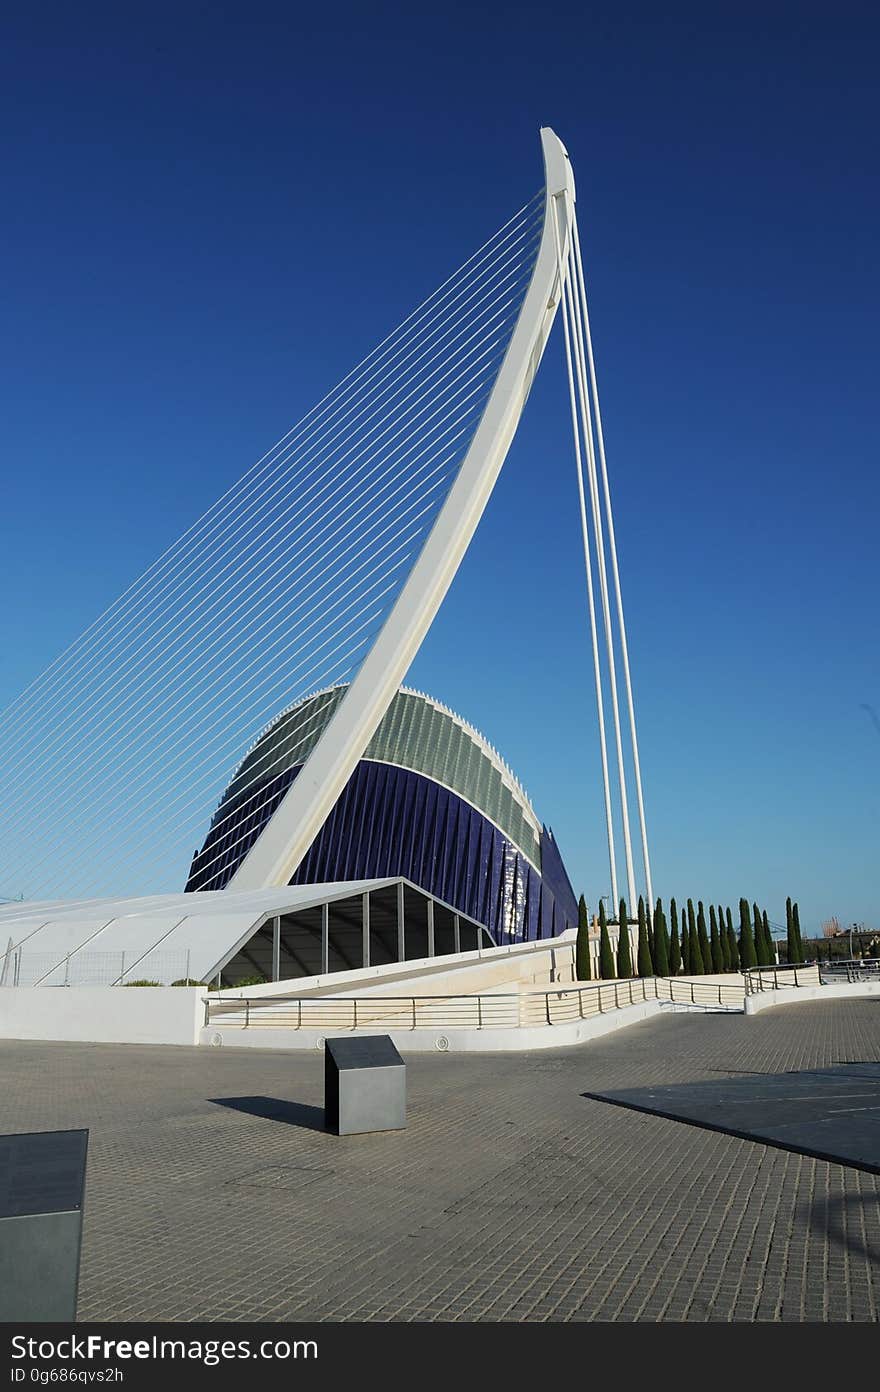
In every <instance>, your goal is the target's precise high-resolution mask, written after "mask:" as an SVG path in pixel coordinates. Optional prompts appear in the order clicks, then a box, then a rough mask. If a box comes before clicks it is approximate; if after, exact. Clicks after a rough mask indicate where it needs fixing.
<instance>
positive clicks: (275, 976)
mask: <svg viewBox="0 0 880 1392" xmlns="http://www.w3.org/2000/svg"><path fill="white" fill-rule="evenodd" d="M272 980H273V981H280V980H281V915H280V914H276V915H275V917H274V918H273V919H272Z"/></svg>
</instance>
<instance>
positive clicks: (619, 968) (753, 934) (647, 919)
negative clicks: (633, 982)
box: [575, 895, 804, 981]
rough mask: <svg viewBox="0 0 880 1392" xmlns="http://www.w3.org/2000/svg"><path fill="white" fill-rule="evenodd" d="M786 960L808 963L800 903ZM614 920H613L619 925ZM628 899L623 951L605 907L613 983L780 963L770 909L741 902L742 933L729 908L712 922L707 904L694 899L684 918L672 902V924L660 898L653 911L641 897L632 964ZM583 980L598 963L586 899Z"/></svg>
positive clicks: (605, 966)
mask: <svg viewBox="0 0 880 1392" xmlns="http://www.w3.org/2000/svg"><path fill="white" fill-rule="evenodd" d="M785 913H786V928H787V933H786V960H787V961H788V962H789V963H791V964H792V965H795V964H797V963H800V962H803V960H804V946H803V941H802V939H801V926H800V916H799V913H798V906H797V904H793V903H792V901H791V899H790V898H789V899H787V900H786V903H785ZM613 921H614V920H612V922H613ZM630 922H632V920H631V919H630V918H629V915H628V913H627V907H626V900H625V899H621V901H620V906H619V910H618V917H617V923H618V925H619V927H620V932H619V933H618V941H617V951H616V952H615V951H614V949H613V947H612V945H611V936H610V934H609V932H608V921H607V918H606V915H605V903H604V900H603V901H600V904H599V978H600V980H605V981H607V980H610V979H612V978H615V977H626V976H678V974H679V973H681V974H683V975H684V976H704V975H710V974H716V973H720V972H737V971H743V970H745V969H747V968H749V967H769V966H771V965H772V964H773V963H774V962H775V961H776V953H775V951H774V947H773V938H772V936H771V933H770V924H769V921H768V918H767V911H766V909H764V910H760V909H759V908H758V905H757V904H755V903H753V904H752V906H751V908H749V902H748V900H747V899H740V901H739V931H738V932H736V931H735V930H734V926H733V915H732V914H731V912H730V909H729V908H726V909H724V908H722V906H721V905H720V904H718V905H715V904H710V905H709V922H708V926H707V923H706V910H705V908H704V906H703V901H702V900H701V899H700V900H698V901H697V907H696V909H694V901H693V900H692V899H688V901H687V904H686V906H683V907H682V910H681V916H680V917H679V910H678V905H677V904H676V902H675V900H674V899H670V901H669V919H668V920H667V917H666V911H665V909H664V907H663V901H662V899H658V900H657V903H656V905H655V906H654V909H653V912H652V911H651V909H650V907H646V905H645V901H644V898H643V897H642V896H639V906H638V911H637V915H636V919H635V922H636V923H637V924H638V940H637V945H636V960H635V963H634V962H633V960H632V947H631V944H630V936H629V924H630ZM575 959H576V970H577V977H578V980H579V981H590V980H591V979H592V975H593V963H592V956H591V952H590V921H589V914H588V910H587V904H586V900H585V899H584V896H583V895H581V897H580V900H579V903H578V933H577V945H576V949H575Z"/></svg>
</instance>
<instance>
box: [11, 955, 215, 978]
mask: <svg viewBox="0 0 880 1392" xmlns="http://www.w3.org/2000/svg"><path fill="white" fill-rule="evenodd" d="M189 974H190V954H189V951H188V950H187V951H183V952H147V953H143V952H128V953H126V952H71V953H70V954H69V955H68V956H64V955H63V954H62V953H58V952H27V951H24V950H23V949H22V948H21V947H17V948H7V950H6V951H5V952H2V951H0V986H125V985H126V984H131V983H132V982H133V981H155V982H157V983H158V984H159V985H161V986H170V985H172V983H173V982H175V981H183V980H186V979H188V978H189Z"/></svg>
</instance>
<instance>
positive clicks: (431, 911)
mask: <svg viewBox="0 0 880 1392" xmlns="http://www.w3.org/2000/svg"><path fill="white" fill-rule="evenodd" d="M427 903H428V956H429V957H434V956H436V953H435V950H434V900H433V899H429V900H428V901H427Z"/></svg>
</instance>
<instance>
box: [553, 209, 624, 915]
mask: <svg viewBox="0 0 880 1392" xmlns="http://www.w3.org/2000/svg"><path fill="white" fill-rule="evenodd" d="M555 202H556V207H555V210H554V214H555V219H556V254H557V258H558V264H559V281H560V285H562V284H563V282H564V281H565V279H566V266H565V265H564V264H563V260H562V246H561V239H560V235H559V204H560V200H559V199H556V200H555ZM566 212H567V209H565V208H564V207H563V214H565V213H566ZM562 326H563V332H564V336H565V364H566V368H567V369H568V399H569V405H570V408H571V429H572V436H573V439H574V454H575V465H576V471H577V485H578V502H579V506H580V519H581V536H582V538H583V546H584V569H585V571H586V577H587V602H588V606H589V612H590V638H591V644H592V650H593V673H594V676H595V682H596V709H597V711H598V716H599V751H600V756H601V760H602V788H603V792H604V797H605V828H606V833H607V836H608V863H609V869H610V872H611V894H612V899H613V902H614V903H615V904H617V861H616V859H615V854H614V817H613V813H612V808H611V786H610V783H609V779H608V749H607V746H606V741H605V711H604V705H603V700H602V672H601V668H600V665H599V643H598V635H597V632H596V604H595V599H594V596H593V568H592V564H591V561H590V538H589V532H588V529H587V509H586V503H585V500H584V470H583V462H582V459H581V441H580V426H579V418H578V408H577V401H576V398H575V390H574V370H573V366H572V342H571V325H570V323H569V317H568V290H567V287H566V290H565V292H564V293H563V295H562Z"/></svg>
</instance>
